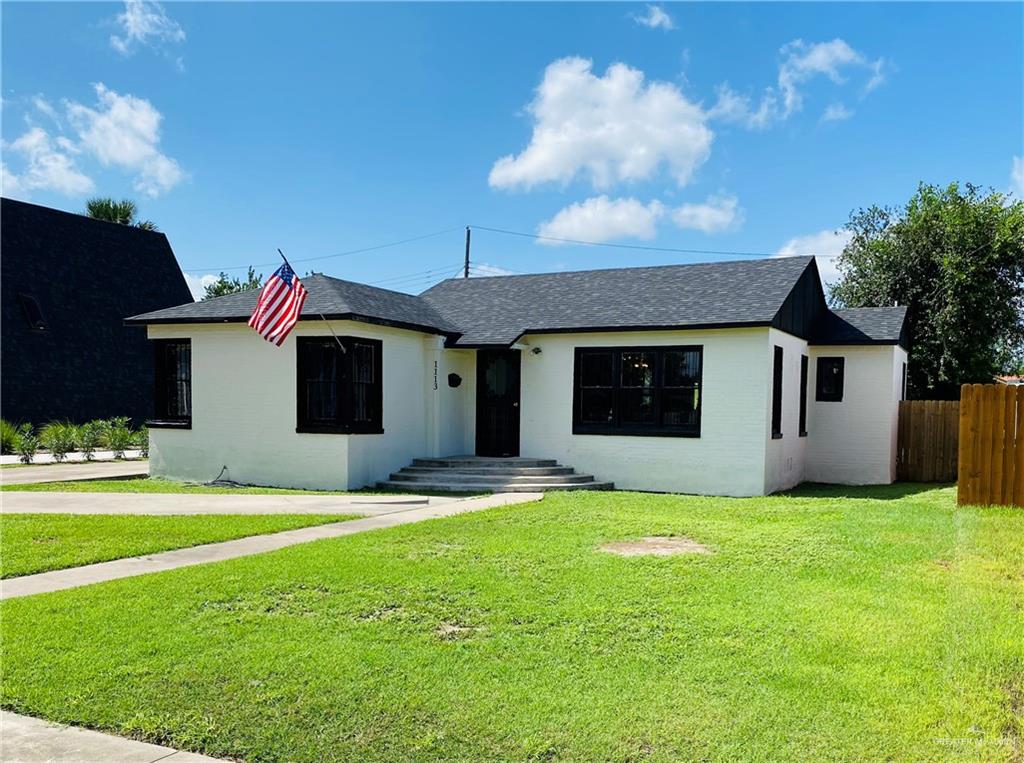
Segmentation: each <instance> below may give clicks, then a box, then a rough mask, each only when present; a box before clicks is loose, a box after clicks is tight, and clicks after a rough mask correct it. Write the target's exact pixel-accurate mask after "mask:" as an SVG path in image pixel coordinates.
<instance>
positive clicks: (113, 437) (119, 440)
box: [107, 416, 132, 458]
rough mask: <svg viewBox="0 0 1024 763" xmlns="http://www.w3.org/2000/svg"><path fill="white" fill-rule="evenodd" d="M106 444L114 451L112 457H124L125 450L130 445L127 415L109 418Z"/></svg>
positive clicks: (130, 436)
mask: <svg viewBox="0 0 1024 763" xmlns="http://www.w3.org/2000/svg"><path fill="white" fill-rule="evenodd" d="M107 446H108V447H109V448H110V449H111V450H112V451H114V458H124V452H125V450H127V449H128V448H130V447H131V446H132V430H131V429H130V428H129V427H128V417H127V416H117V417H116V418H113V419H110V422H109V429H107Z"/></svg>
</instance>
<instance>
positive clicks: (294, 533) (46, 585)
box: [0, 493, 544, 599]
mask: <svg viewBox="0 0 1024 763" xmlns="http://www.w3.org/2000/svg"><path fill="white" fill-rule="evenodd" d="M10 495H14V494H13V493H5V494H4V496H5V498H6V497H7V496H10ZM94 495H95V494H94ZM122 495H123V494H122ZM97 497H111V496H97ZM141 497H148V498H152V497H155V496H141ZM168 497H170V498H175V497H178V496H168ZM196 497H198V496H196ZM206 497H207V498H210V497H215V496H206ZM237 497H239V498H242V497H245V498H262V497H265V496H237ZM266 497H275V496H266ZM299 497H302V496H296V497H295V498H299ZM311 497H313V498H319V496H311ZM335 497H338V496H335ZM340 497H342V498H345V497H347V496H340ZM543 497H544V495H543V493H496V494H494V495H489V496H485V497H482V498H466V499H462V500H450V501H447V502H445V503H439V504H435V505H430V504H428V505H426V506H423V505H419V506H416V507H407V508H400V509H395V510H392V511H390V512H388V513H380V514H378V515H377V516H372V517H366V518H364V519H352V520H349V521H348V522H338V523H336V524H329V525H319V526H317V527H303V528H301V529H298V530H286V531H284V532H279V533H273V534H271V535H256V536H253V537H250V538H239V539H238V540H229V541H224V542H222V543H210V544H207V545H205V546H194V547H192V548H181V549H177V550H175V551H164V552H162V553H159V554H152V555H150V556H138V557H133V558H130V559H118V560H115V561H112V562H100V563H99V564H89V565H86V566H84V567H74V568H71V569H67V570H53V571H52V572H40V573H38V574H36V575H25V576H23V577H20V578H10V579H8V580H3V581H0V599H14V598H18V597H20V596H32V595H34V594H39V593H49V592H51V591H61V590H64V589H65V588H77V587H79V586H84V585H91V584H93V583H103V582H106V581H108V580H118V579H120V578H127V577H133V576H135V575H145V574H148V573H150V572H163V571H165V570H173V569H177V568H178V567H188V566H191V565H194V564H206V563H209V562H220V561H224V560H226V559H236V558H238V557H240V556H250V555H252V554H262V553H266V552H268V551H277V550H278V549H282V548H287V547H288V546H294V545H296V544H298V543H308V542H310V541H314V540H323V539H325V538H337V537H341V536H344V535H355V534H356V533H361V532H367V531H368V530H381V529H384V528H387V527H397V526H399V525H406V524H412V523H413V522H422V521H423V520H426V519H435V518H438V517H450V516H454V515H456V514H463V513H465V512H469V511H481V510H483V509H490V508H493V507H495V506H507V505H511V504H517V503H527V502H530V501H539V500H540V499H541V498H543ZM291 500H294V499H291ZM278 513H279V512H278Z"/></svg>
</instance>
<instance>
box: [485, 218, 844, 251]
mask: <svg viewBox="0 0 1024 763" xmlns="http://www.w3.org/2000/svg"><path fill="white" fill-rule="evenodd" d="M469 227H470V228H474V229H475V230H485V231H490V232H491V233H503V234H505V235H508V236H522V237H523V238H534V239H540V240H542V241H558V242H559V243H563V244H580V245H581V246H604V247H608V248H611V249H640V250H643V251H646V252H674V253H676V254H711V255H715V256H717V257H777V256H778V252H731V251H724V250H721V249H674V248H672V247H667V246H642V245H640V244H612V243H609V242H607V241H581V240H579V239H575V238H558V237H557V236H542V235H540V234H539V233H523V232H521V231H514V230H504V229H502V228H488V227H486V226H484V225H471V226H469ZM800 256H805V257H811V256H814V257H832V258H834V257H838V256H839V255H838V254H815V255H811V254H807V255H800Z"/></svg>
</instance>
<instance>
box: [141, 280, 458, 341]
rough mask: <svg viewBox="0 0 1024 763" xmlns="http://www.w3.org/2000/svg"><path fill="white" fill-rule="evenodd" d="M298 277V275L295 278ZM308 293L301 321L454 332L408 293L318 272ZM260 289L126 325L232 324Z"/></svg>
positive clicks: (307, 283)
mask: <svg viewBox="0 0 1024 763" xmlns="http://www.w3.org/2000/svg"><path fill="white" fill-rule="evenodd" d="M300 278H301V277H300ZM301 280H302V284H303V286H305V287H306V290H307V291H308V292H309V296H308V297H307V298H306V304H305V305H304V306H303V308H302V316H301V317H302V319H303V320H311V319H319V318H320V316H321V315H323V316H324V317H325V318H335V319H349V320H365V321H367V322H370V323H379V324H383V325H389V326H398V327H401V328H413V329H420V330H424V331H427V332H428V333H436V334H451V333H458V329H457V328H455V327H454V326H453V325H452V324H451V323H450V322H449V321H447V320H446V319H445V318H443V317H442V316H441V315H440V313H438V312H437V311H436V310H435V309H434V308H433V307H432V306H431V305H430V304H429V303H427V302H425V301H423V300H422V299H420V298H419V297H416V296H414V295H412V294H404V293H402V292H399V291H390V290H388V289H378V288H377V287H375V286H367V285H365V284H361V283H355V282H353V281H342V280H341V279H339V278H331V277H330V276H325V275H320V274H319V273H317V274H314V275H311V276H307V277H305V278H301ZM258 297H259V289H253V290H251V291H244V292H241V293H239V294H228V295H226V296H223V297H215V298H213V299H206V300H203V301H202V302H194V303H190V304H187V305H180V306H179V307H172V308H170V309H167V310H157V311H155V312H151V313H144V314H142V315H135V316H132V317H131V318H128V319H127V321H126V322H127V323H129V324H148V323H235V322H239V321H241V322H245V321H248V320H249V316H251V315H252V311H253V309H254V308H255V307H256V300H257V298H258Z"/></svg>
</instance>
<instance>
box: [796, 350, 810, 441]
mask: <svg viewBox="0 0 1024 763" xmlns="http://www.w3.org/2000/svg"><path fill="white" fill-rule="evenodd" d="M810 366H811V359H810V358H809V357H808V356H806V355H804V354H803V353H801V354H800V424H799V431H798V432H797V437H806V436H807V385H808V381H809V380H808V377H809V376H810V372H811V368H810Z"/></svg>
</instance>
